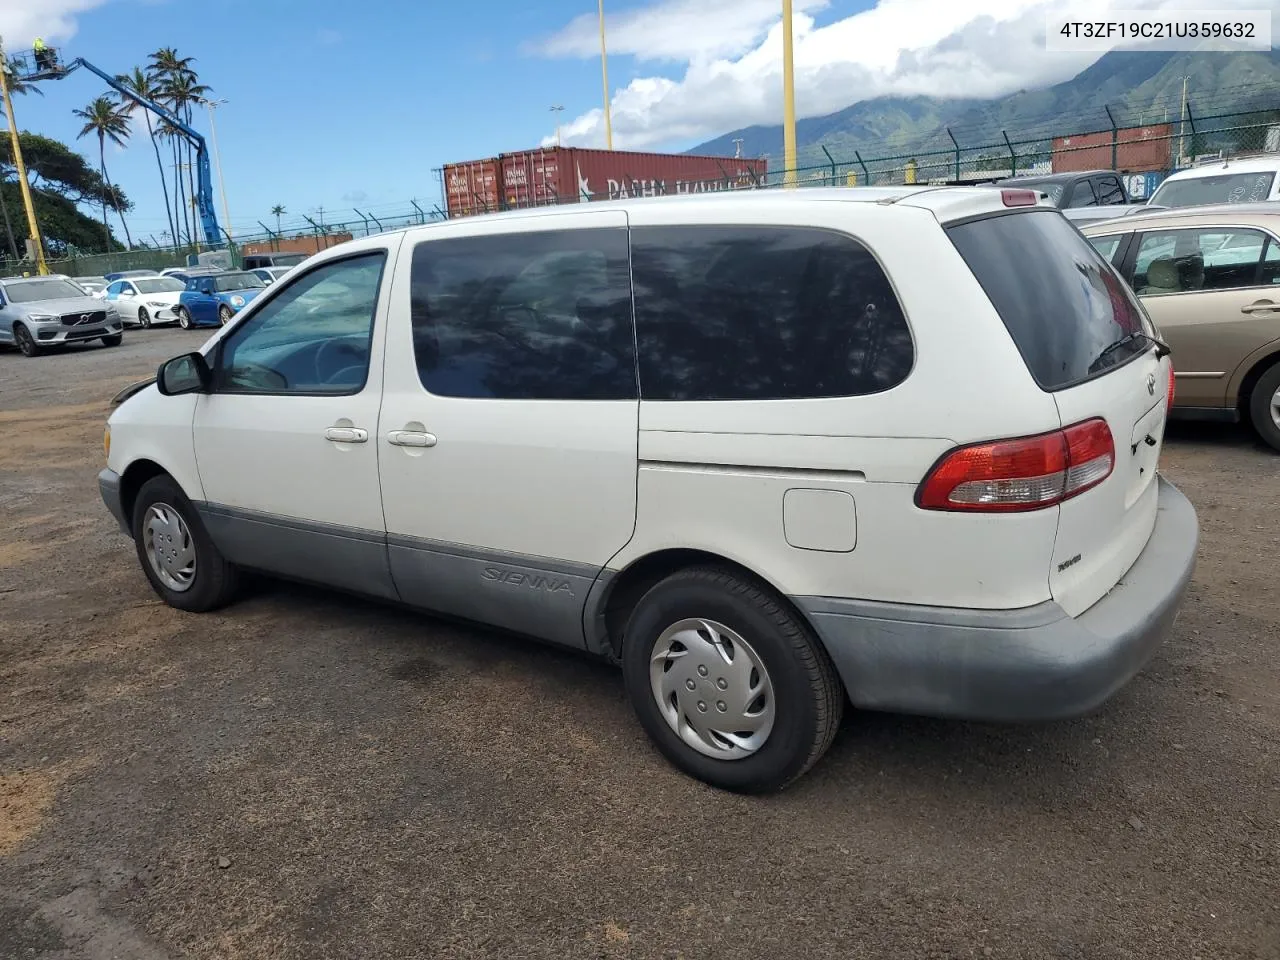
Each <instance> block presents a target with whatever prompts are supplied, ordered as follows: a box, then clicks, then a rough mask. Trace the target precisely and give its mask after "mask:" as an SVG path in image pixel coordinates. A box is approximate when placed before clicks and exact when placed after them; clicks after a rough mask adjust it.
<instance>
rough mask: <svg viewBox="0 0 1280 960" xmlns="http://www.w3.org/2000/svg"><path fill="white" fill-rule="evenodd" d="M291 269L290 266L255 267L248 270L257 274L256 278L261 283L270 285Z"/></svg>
mask: <svg viewBox="0 0 1280 960" xmlns="http://www.w3.org/2000/svg"><path fill="white" fill-rule="evenodd" d="M292 269H293V268H292V267H257V268H256V269H254V270H250V271H249V272H250V273H252V274H254V275H255V276H257V278H258V279H259V280H261V281H262V282H263V283H265V284H267V285H268V286H270V285H271V284H273V283H275V282H276V281H277V280H279V279H280V278H281V277H283V276H284V275H285V274H286V273H288V272H289V271H290V270H292Z"/></svg>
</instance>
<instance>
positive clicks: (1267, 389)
mask: <svg viewBox="0 0 1280 960" xmlns="http://www.w3.org/2000/svg"><path fill="white" fill-rule="evenodd" d="M1249 419H1250V421H1252V423H1253V429H1254V430H1256V431H1258V436H1260V437H1261V438H1262V439H1263V440H1264V441H1265V442H1266V443H1267V444H1268V445H1269V446H1270V447H1271V448H1272V449H1274V450H1280V363H1277V364H1274V365H1273V366H1272V367H1271V369H1269V370H1268V371H1267V372H1266V373H1264V374H1263V375H1262V376H1261V377H1259V378H1258V382H1257V383H1256V384H1254V386H1253V393H1251V394H1250V395H1249Z"/></svg>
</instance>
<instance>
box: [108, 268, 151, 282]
mask: <svg viewBox="0 0 1280 960" xmlns="http://www.w3.org/2000/svg"><path fill="white" fill-rule="evenodd" d="M158 276H160V274H159V273H157V272H156V271H155V270H117V271H116V272H115V273H108V274H104V275H103V277H102V279H104V280H106V281H107V282H108V283H110V282H111V281H112V280H123V279H125V278H126V277H158Z"/></svg>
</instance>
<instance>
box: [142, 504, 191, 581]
mask: <svg viewBox="0 0 1280 960" xmlns="http://www.w3.org/2000/svg"><path fill="white" fill-rule="evenodd" d="M142 536H143V539H144V541H145V545H146V549H147V560H148V561H149V562H150V563H151V570H152V572H153V573H155V575H156V576H157V577H159V578H160V582H161V583H163V584H164V585H165V586H166V587H168V588H169V589H170V590H173V591H176V592H178V593H181V592H183V591H184V590H189V589H190V588H191V584H192V583H194V582H195V579H196V548H195V544H194V543H192V542H191V531H189V530H188V529H187V525H186V523H185V522H184V521H183V519H182V516H181V515H180V514H179V513H178V511H177V510H175V509H173V507H171V506H169V505H168V504H167V503H153V504H152V505H151V506H150V507H149V508H148V509H147V521H146V524H145V526H144V527H143V530H142Z"/></svg>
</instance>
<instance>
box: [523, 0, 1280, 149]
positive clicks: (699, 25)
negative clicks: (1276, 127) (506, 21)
mask: <svg viewBox="0 0 1280 960" xmlns="http://www.w3.org/2000/svg"><path fill="white" fill-rule="evenodd" d="M825 5H826V4H825V0H822V2H811V3H806V2H804V0H799V2H797V4H796V10H797V12H796V15H795V18H794V44H795V64H796V110H797V113H798V114H799V115H800V116H801V117H812V116H820V115H822V114H826V113H830V112H832V111H835V110H839V109H841V108H843V107H846V106H849V105H850V104H852V103H855V102H857V101H860V100H866V99H870V98H872V97H877V96H883V95H899V96H914V95H922V94H923V95H929V96H935V97H995V96H1002V95H1004V94H1008V93H1012V92H1014V91H1017V90H1019V89H1024V88H1030V89H1034V88H1038V87H1044V86H1048V85H1050V84H1053V83H1058V82H1061V81H1063V80H1067V79H1069V78H1071V77H1072V76H1074V75H1075V74H1077V73H1079V72H1080V71H1081V70H1083V69H1084V68H1085V67H1087V66H1089V64H1091V63H1093V62H1094V61H1095V60H1097V59H1098V58H1099V56H1100V54H1097V53H1079V54H1076V53H1070V54H1064V53H1048V52H1046V50H1045V48H1044V34H1045V18H1046V16H1047V14H1049V13H1050V12H1062V13H1070V15H1071V17H1072V19H1076V18H1079V19H1089V18H1091V17H1097V16H1099V15H1102V14H1105V12H1106V11H1107V10H1115V9H1138V8H1154V9H1174V8H1178V7H1181V8H1196V9H1205V8H1213V7H1222V8H1225V9H1230V8H1231V6H1232V2H1231V0H980V2H977V0H879V2H878V3H877V4H876V5H875V6H874V7H873V8H872V9H870V10H867V11H864V12H862V13H857V14H854V15H852V16H849V17H846V18H844V19H841V20H837V21H835V22H833V23H829V24H826V25H823V26H820V27H819V26H817V25H816V23H815V20H814V18H813V16H811V15H810V14H808V13H803V12H800V11H803V10H808V11H817V10H820V9H822V8H823V7H824V6H825ZM1236 5H1237V6H1238V3H1237V4H1236ZM1253 5H1256V6H1259V7H1268V8H1272V9H1273V10H1280V0H1256V3H1254V4H1251V6H1253ZM779 6H780V5H779V4H778V2H777V0H760V2H756V0H658V2H657V3H655V4H654V5H652V6H649V7H646V8H641V9H633V10H629V11H627V12H626V13H625V14H621V15H619V17H618V18H617V20H616V24H617V25H616V26H615V20H614V19H613V18H611V19H610V20H609V31H610V32H609V50H610V55H611V56H612V55H613V54H615V53H626V54H631V55H632V56H634V57H635V58H636V59H637V60H639V61H657V60H665V61H675V62H678V63H681V64H683V71H684V72H683V76H681V77H679V78H678V79H671V78H670V77H667V76H657V75H655V76H641V77H637V78H636V79H633V80H631V81H630V82H629V83H628V84H627V85H626V86H624V87H621V88H617V89H615V91H614V94H613V99H612V102H611V113H612V117H611V119H612V123H613V134H614V136H613V140H614V146H615V147H616V148H619V149H646V148H652V147H655V146H659V145H664V144H678V143H680V142H681V141H684V142H687V141H689V140H691V139H698V138H704V137H711V136H715V135H717V134H721V133H724V132H726V131H728V130H732V129H735V128H738V127H744V126H749V125H751V124H775V123H778V122H779V121H780V120H781V117H782V29H781V20H780V13H779ZM588 28H589V29H588ZM596 30H597V25H596V21H595V18H594V17H579V18H578V19H576V20H574V21H572V22H571V23H569V24H568V25H567V26H566V27H564V29H562V30H560V31H559V32H558V33H556V34H555V35H554V36H552V37H551V38H549V39H548V40H545V41H543V42H542V44H540V45H539V47H538V48H537V49H538V51H539V52H540V53H542V54H543V55H545V56H552V57H573V58H589V57H598V56H599V55H600V49H599V35H598V33H597V32H596ZM615 33H617V34H620V36H618V37H616V38H615ZM708 37H714V38H715V39H714V40H706V39H705V38H708ZM603 113H604V112H603V110H601V109H594V110H591V111H589V112H587V113H584V114H582V115H580V116H578V117H576V118H574V119H573V120H571V121H569V122H567V123H565V124H564V126H563V128H562V131H561V135H562V137H563V139H564V141H565V142H566V143H570V144H576V145H582V146H602V145H603V141H604V132H603V128H604V122H603ZM554 140H555V138H554V136H552V137H549V138H547V139H546V140H544V141H543V142H544V145H546V144H550V143H553V142H554Z"/></svg>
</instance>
